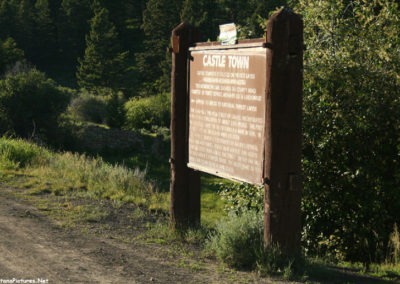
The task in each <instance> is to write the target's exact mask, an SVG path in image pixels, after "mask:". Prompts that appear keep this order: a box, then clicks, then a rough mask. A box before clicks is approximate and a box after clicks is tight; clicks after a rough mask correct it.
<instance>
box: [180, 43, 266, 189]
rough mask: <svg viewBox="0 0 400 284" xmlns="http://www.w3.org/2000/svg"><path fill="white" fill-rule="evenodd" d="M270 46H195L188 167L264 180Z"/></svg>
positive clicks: (251, 180) (254, 181)
mask: <svg viewBox="0 0 400 284" xmlns="http://www.w3.org/2000/svg"><path fill="white" fill-rule="evenodd" d="M266 58H267V52H266V48H265V47H264V46H263V45H262V43H260V42H258V43H247V44H237V45H232V46H198V47H193V48H190V64H189V70H190V71H189V73H190V77H189V78H190V79H189V135H188V136H189V137H188V140H189V141H188V143H189V146H188V151H189V157H188V167H190V168H192V169H195V170H199V171H203V172H207V173H210V174H214V175H217V176H220V177H223V178H229V179H233V180H239V181H244V182H248V183H252V184H259V185H261V184H263V169H264V156H265V155H264V150H265V149H264V147H265V146H264V145H265V135H264V134H265V133H264V132H265V112H266V111H265V108H266V107H265V106H266V102H265V94H266V68H267V67H266V66H267V64H266Z"/></svg>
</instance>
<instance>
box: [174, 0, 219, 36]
mask: <svg viewBox="0 0 400 284" xmlns="http://www.w3.org/2000/svg"><path fill="white" fill-rule="evenodd" d="M218 8H219V6H217V3H216V1H215V0H202V1H196V0H184V2H183V4H182V10H181V21H182V22H184V21H185V22H188V23H190V24H192V25H194V26H195V27H197V28H198V29H199V31H200V34H201V36H202V38H203V39H202V40H208V39H210V40H215V39H216V38H217V34H218V33H217V32H218V23H217V21H216V19H217V14H218Z"/></svg>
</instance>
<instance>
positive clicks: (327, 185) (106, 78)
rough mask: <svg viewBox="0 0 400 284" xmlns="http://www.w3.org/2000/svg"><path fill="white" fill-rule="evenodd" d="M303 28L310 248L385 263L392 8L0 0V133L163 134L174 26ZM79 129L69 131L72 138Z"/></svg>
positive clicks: (50, 139)
mask: <svg viewBox="0 0 400 284" xmlns="http://www.w3.org/2000/svg"><path fill="white" fill-rule="evenodd" d="M283 5H289V6H290V7H291V8H293V9H294V10H295V11H296V12H297V13H299V14H301V15H302V17H303V19H304V23H305V31H304V35H305V44H306V47H307V48H306V51H305V57H304V119H303V132H304V136H303V137H304V139H303V145H304V147H303V148H304V150H303V153H304V158H303V170H304V177H305V180H304V198H303V204H302V209H303V214H304V218H303V219H304V230H303V241H304V247H305V248H306V251H307V253H310V254H323V255H330V256H333V257H335V258H337V259H347V260H354V261H363V262H365V263H369V262H372V261H378V262H379V261H383V260H385V259H388V258H390V257H391V256H392V254H391V251H392V250H390V249H389V248H390V246H391V243H390V234H391V233H392V232H393V230H394V229H393V228H394V226H396V224H400V37H399V35H400V12H399V11H400V10H399V5H398V1H394V0H369V1H368V0H358V1H355V0H318V1H315V0H297V1H290V2H288V1H284V0H271V1H257V0H247V1H243V0H235V1H233V0H199V1H196V0H125V1H120V0H113V1H109V0H0V135H9V136H19V137H23V138H32V137H35V138H38V139H39V140H40V141H42V142H45V143H47V144H49V145H52V146H53V147H60V148H64V149H69V148H73V146H74V142H73V138H74V133H76V132H77V131H76V128H77V127H81V125H82V123H88V122H90V123H95V124H102V125H107V126H109V127H112V128H122V129H125V130H137V129H147V130H149V131H160V129H162V128H163V129H164V130H165V129H166V128H168V126H169V105H170V104H169V88H170V72H171V70H170V64H171V63H170V54H169V53H168V51H167V50H168V46H169V44H170V34H171V30H172V29H173V28H174V27H175V26H176V25H177V24H179V23H180V22H181V21H183V20H186V21H188V22H190V23H192V24H194V25H196V26H198V27H199V28H200V30H201V32H202V40H204V41H207V40H216V39H217V35H218V32H219V30H218V25H219V24H224V23H228V22H234V23H236V25H237V27H238V30H239V36H240V37H242V38H251V37H262V36H263V33H264V31H263V30H264V28H265V20H266V19H267V18H268V15H269V13H270V12H272V11H274V10H275V9H277V8H278V7H280V6H283ZM74 131H75V132H74Z"/></svg>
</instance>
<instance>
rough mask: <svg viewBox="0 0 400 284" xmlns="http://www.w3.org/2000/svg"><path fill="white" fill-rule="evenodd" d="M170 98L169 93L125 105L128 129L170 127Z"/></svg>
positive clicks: (136, 99) (133, 100) (134, 99)
mask: <svg viewBox="0 0 400 284" xmlns="http://www.w3.org/2000/svg"><path fill="white" fill-rule="evenodd" d="M170 105H171V104H170V97H169V94H167V93H161V94H158V95H156V96H151V97H146V98H133V99H130V100H129V101H128V102H127V103H126V104H125V111H126V123H125V126H126V128H127V129H130V130H132V129H141V128H145V129H149V130H151V128H152V127H153V126H159V127H169V124H170Z"/></svg>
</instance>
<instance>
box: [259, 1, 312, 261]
mask: <svg viewBox="0 0 400 284" xmlns="http://www.w3.org/2000/svg"><path fill="white" fill-rule="evenodd" d="M266 46H267V72H266V73H267V78H266V79H267V90H266V129H265V143H266V145H265V146H266V147H265V149H266V151H265V165H264V176H265V196H264V205H265V206H264V241H265V245H266V247H267V248H268V246H269V245H271V244H278V245H279V246H280V248H281V249H282V250H283V251H284V252H286V253H289V254H293V253H296V252H298V251H299V250H300V235H301V212H300V211H301V210H300V202H301V192H302V179H301V139H302V131H301V120H302V88H303V84H302V81H303V75H302V72H303V48H304V45H303V22H302V20H301V18H300V16H298V15H297V14H295V13H293V12H292V11H291V10H289V9H286V8H284V9H281V10H280V11H278V12H276V13H275V14H274V15H272V16H271V18H270V19H269V21H268V25H267V31H266Z"/></svg>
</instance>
